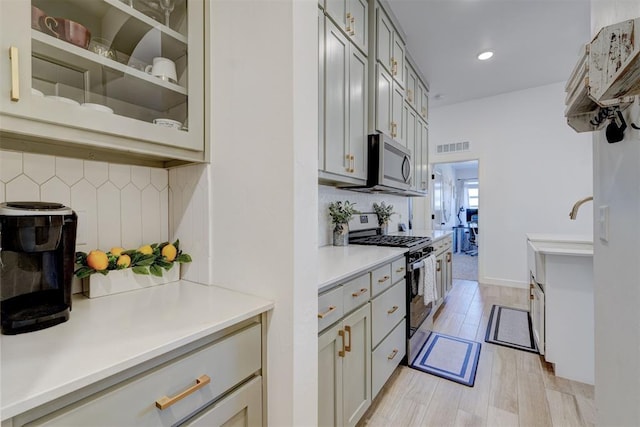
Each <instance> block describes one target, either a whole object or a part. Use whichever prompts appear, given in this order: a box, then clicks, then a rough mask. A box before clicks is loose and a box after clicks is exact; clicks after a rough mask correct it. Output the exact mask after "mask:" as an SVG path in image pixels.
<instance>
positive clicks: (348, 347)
mask: <svg viewBox="0 0 640 427" xmlns="http://www.w3.org/2000/svg"><path fill="white" fill-rule="evenodd" d="M344 331H345V333H346V332H348V333H349V344H347V345H346V346H345V348H344V350H345V351H351V326H345V327H344Z"/></svg>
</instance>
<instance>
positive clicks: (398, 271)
mask: <svg viewBox="0 0 640 427" xmlns="http://www.w3.org/2000/svg"><path fill="white" fill-rule="evenodd" d="M403 271H404V267H400V268H398V269H397V270H396V273H402V272H403Z"/></svg>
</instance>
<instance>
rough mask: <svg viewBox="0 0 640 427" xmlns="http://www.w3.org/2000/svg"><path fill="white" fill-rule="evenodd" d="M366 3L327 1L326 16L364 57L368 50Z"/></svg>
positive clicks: (345, 0) (348, 0)
mask: <svg viewBox="0 0 640 427" xmlns="http://www.w3.org/2000/svg"><path fill="white" fill-rule="evenodd" d="M368 10H369V8H368V3H367V1H366V0H327V3H326V12H327V15H329V17H330V18H331V19H332V20H333V22H335V23H336V25H337V26H338V28H340V29H341V30H342V32H344V33H345V34H346V35H347V37H349V39H350V40H351V41H352V42H353V43H354V44H355V45H356V46H357V47H358V49H360V50H361V51H362V52H363V53H364V54H365V55H366V54H367V49H368V42H369V38H368V32H369V25H368V17H369V13H368Z"/></svg>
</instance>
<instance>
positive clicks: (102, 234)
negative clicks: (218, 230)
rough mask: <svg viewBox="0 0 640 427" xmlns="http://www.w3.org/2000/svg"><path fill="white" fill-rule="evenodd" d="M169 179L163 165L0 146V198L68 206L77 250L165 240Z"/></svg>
mask: <svg viewBox="0 0 640 427" xmlns="http://www.w3.org/2000/svg"><path fill="white" fill-rule="evenodd" d="M168 181H169V173H168V171H167V170H166V169H160V168H149V167H142V166H129V165H120V164H113V163H105V162H94V161H87V160H79V159H70V158H65V157H54V156H48V155H41V154H30V153H23V152H16V151H6V150H0V202H5V201H18V200H29V201H33V200H35V201H38V200H41V201H47V202H58V203H62V204H64V205H67V206H70V207H71V208H72V209H73V210H74V211H75V212H76V213H77V214H78V238H79V240H78V244H77V249H78V250H81V251H89V250H92V249H96V248H99V249H103V250H109V249H110V248H112V247H114V246H122V247H125V248H137V247H139V246H140V245H141V244H143V243H152V242H163V241H166V240H167V239H168V238H169V218H168V216H169V206H168V205H169V182H168Z"/></svg>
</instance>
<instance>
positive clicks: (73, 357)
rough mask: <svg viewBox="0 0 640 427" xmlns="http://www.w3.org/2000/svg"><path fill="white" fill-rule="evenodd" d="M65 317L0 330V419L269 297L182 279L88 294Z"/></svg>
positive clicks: (235, 318) (195, 335)
mask: <svg viewBox="0 0 640 427" xmlns="http://www.w3.org/2000/svg"><path fill="white" fill-rule="evenodd" d="M72 304H73V305H72V311H71V315H70V318H69V320H68V321H67V322H65V323H62V324H60V325H57V326H53V327H51V328H47V329H43V330H40V331H36V332H29V333H25V334H19V335H2V336H0V352H1V360H2V361H1V367H2V379H1V382H2V393H1V396H2V403H1V405H2V407H1V409H0V411H1V415H2V420H5V419H7V418H11V417H13V416H15V415H18V414H20V413H23V412H25V411H28V410H29V409H32V408H35V407H37V406H39V405H42V404H44V403H46V402H49V401H51V400H53V399H56V398H58V397H61V396H64V395H66V394H68V393H71V392H74V391H76V390H79V389H81V388H82V387H85V386H87V385H90V384H93V383H95V382H97V381H100V380H103V379H105V378H108V377H109V376H112V375H114V374H117V373H120V372H122V371H124V370H126V369H128V368H131V367H134V366H136V365H139V364H141V363H144V362H146V361H149V360H151V359H153V358H154V357H157V356H161V355H163V354H165V353H168V352H170V351H172V350H175V349H177V348H180V347H182V346H184V345H187V344H189V343H191V342H194V341H196V340H198V339H201V338H204V337H206V336H208V335H211V334H213V333H215V332H218V331H221V330H222V329H224V328H226V327H228V326H232V325H234V324H236V323H238V322H241V321H243V320H246V319H249V318H251V317H253V316H255V315H258V314H260V313H263V312H265V311H268V310H270V309H272V308H273V306H274V304H273V302H271V301H268V300H265V299H262V298H259V297H255V296H252V295H247V294H242V293H239V292H235V291H232V290H228V289H224V288H220V287H217V286H204V285H199V284H195V283H191V282H187V281H180V282H174V283H169V284H166V285H159V286H153V287H149V288H145V289H140V290H135V291H131V292H125V293H121V294H116V295H109V296H105V297H100V298H94V299H88V298H85V297H83V296H81V295H74V296H73V302H72Z"/></svg>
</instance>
